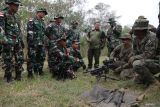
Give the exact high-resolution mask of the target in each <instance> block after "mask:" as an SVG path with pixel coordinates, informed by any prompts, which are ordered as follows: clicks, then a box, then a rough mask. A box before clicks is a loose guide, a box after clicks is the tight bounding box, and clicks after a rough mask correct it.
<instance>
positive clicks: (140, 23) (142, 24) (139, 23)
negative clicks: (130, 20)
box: [133, 19, 149, 30]
mask: <svg viewBox="0 0 160 107" xmlns="http://www.w3.org/2000/svg"><path fill="white" fill-rule="evenodd" d="M148 25H149V21H148V20H147V19H137V20H136V21H135V22H134V25H133V30H145V29H148V28H149V27H148Z"/></svg>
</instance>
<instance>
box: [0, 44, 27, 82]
mask: <svg viewBox="0 0 160 107" xmlns="http://www.w3.org/2000/svg"><path fill="white" fill-rule="evenodd" d="M2 58H3V61H4V71H5V75H4V77H5V78H7V81H8V82H9V81H10V80H11V79H12V71H15V79H16V80H21V72H22V70H23V67H22V65H23V62H24V53H23V49H22V47H21V46H20V45H19V44H12V45H11V44H4V45H3V49H2Z"/></svg>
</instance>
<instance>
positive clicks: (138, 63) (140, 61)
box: [132, 60, 144, 68]
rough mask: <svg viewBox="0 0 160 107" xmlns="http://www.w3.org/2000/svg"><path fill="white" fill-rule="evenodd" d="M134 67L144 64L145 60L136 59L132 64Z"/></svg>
mask: <svg viewBox="0 0 160 107" xmlns="http://www.w3.org/2000/svg"><path fill="white" fill-rule="evenodd" d="M132 66H133V68H134V67H135V66H144V62H143V61H142V60H135V61H134V62H133V64H132Z"/></svg>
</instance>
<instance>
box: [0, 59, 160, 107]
mask: <svg viewBox="0 0 160 107" xmlns="http://www.w3.org/2000/svg"><path fill="white" fill-rule="evenodd" d="M103 59H104V58H103ZM44 71H45V75H44V76H42V77H40V76H37V77H35V79H33V80H28V79H27V72H23V79H22V81H21V82H16V81H15V82H12V83H6V82H4V81H3V72H2V71H0V107H89V105H87V104H86V103H85V102H84V101H81V100H80V95H81V93H83V92H84V91H86V90H90V89H91V88H92V87H93V86H94V85H95V84H96V79H95V77H93V76H91V75H90V74H84V73H82V72H83V70H82V69H80V70H79V72H77V76H78V78H77V79H74V80H65V81H57V80H55V79H53V78H51V75H50V73H49V71H48V70H47V65H45V68H44ZM99 85H101V86H103V87H106V88H111V89H114V88H128V89H129V90H130V91H137V92H139V93H143V91H144V90H145V89H144V87H143V86H139V85H135V84H134V83H133V82H131V81H113V80H107V81H101V82H100V83H99ZM159 90H160V89H159V88H158V87H157V86H153V88H150V89H149V90H148V92H147V95H146V97H145V100H144V102H143V103H142V105H144V107H154V106H145V105H147V104H150V105H158V104H159V102H160V91H159ZM156 107H160V105H158V106H156Z"/></svg>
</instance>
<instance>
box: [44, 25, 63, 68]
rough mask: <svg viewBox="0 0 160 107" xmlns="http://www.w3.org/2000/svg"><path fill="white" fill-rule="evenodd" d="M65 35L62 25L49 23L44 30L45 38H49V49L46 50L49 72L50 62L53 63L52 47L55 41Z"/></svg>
mask: <svg viewBox="0 0 160 107" xmlns="http://www.w3.org/2000/svg"><path fill="white" fill-rule="evenodd" d="M62 35H66V30H65V28H64V27H63V26H62V25H57V24H56V23H51V24H49V25H48V26H47V28H46V36H47V37H48V38H49V49H48V65H49V68H50V70H51V69H52V68H51V64H50V63H51V62H54V60H55V59H54V58H52V57H53V56H52V51H54V47H55V46H56V41H57V39H58V38H59V37H60V36H62Z"/></svg>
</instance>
